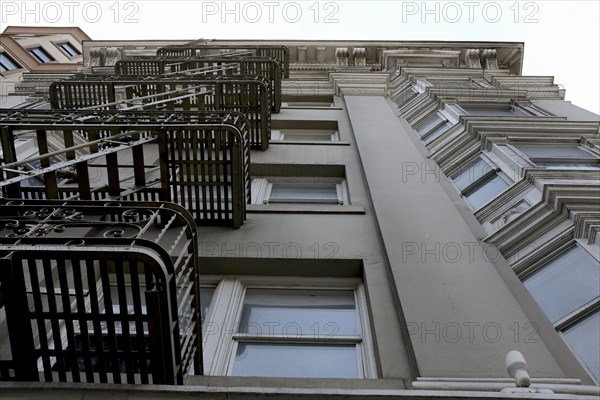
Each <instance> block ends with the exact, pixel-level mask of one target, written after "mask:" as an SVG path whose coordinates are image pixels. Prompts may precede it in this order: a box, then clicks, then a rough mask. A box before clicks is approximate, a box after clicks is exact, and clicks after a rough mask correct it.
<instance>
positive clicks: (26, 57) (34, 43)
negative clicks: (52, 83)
mask: <svg viewBox="0 0 600 400" xmlns="http://www.w3.org/2000/svg"><path fill="white" fill-rule="evenodd" d="M84 40H90V37H89V36H88V35H86V34H85V32H83V31H82V30H81V29H79V28H76V27H72V28H67V27H65V28H57V27H32V26H24V27H19V26H8V27H6V28H5V29H4V31H3V32H2V34H0V83H1V84H0V95H2V96H6V95H9V94H15V91H17V93H16V94H19V95H23V96H28V95H35V91H36V87H37V82H36V81H35V80H33V81H29V82H24V79H23V76H24V74H25V76H28V74H27V73H29V72H33V73H35V74H36V78H37V79H38V80H40V79H43V77H44V74H45V73H49V74H61V73H63V74H65V76H68V74H71V73H73V72H76V71H77V70H78V69H81V67H82V66H83V56H82V53H81V52H82V43H83V41H84ZM56 78H57V75H53V79H56ZM17 87H18V89H17ZM17 99H19V98H18V97H17V96H12V97H10V98H7V97H4V100H5V102H6V103H4V104H2V107H3V108H9V107H11V106H14V105H15V103H16V101H17ZM9 100H11V103H8V101H9Z"/></svg>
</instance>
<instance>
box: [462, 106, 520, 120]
mask: <svg viewBox="0 0 600 400" xmlns="http://www.w3.org/2000/svg"><path fill="white" fill-rule="evenodd" d="M461 107H462V108H463V109H464V110H465V111H466V112H467V113H468V114H469V115H473V116H482V117H514V116H515V113H514V112H513V111H512V110H511V109H510V105H509V104H494V105H489V106H485V105H466V104H465V105H462V104H461Z"/></svg>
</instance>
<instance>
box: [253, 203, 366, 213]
mask: <svg viewBox="0 0 600 400" xmlns="http://www.w3.org/2000/svg"><path fill="white" fill-rule="evenodd" d="M246 211H247V212H248V213H250V214H260V213H271V214H364V213H365V208H364V207H363V206H354V205H338V204H248V205H247V206H246Z"/></svg>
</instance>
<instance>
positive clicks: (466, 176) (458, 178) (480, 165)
mask: <svg viewBox="0 0 600 400" xmlns="http://www.w3.org/2000/svg"><path fill="white" fill-rule="evenodd" d="M491 170H492V167H491V166H490V165H489V164H488V163H487V162H485V160H483V159H482V158H481V157H477V158H476V159H474V160H473V161H471V162H470V163H468V164H467V165H465V166H464V167H462V168H460V169H459V170H458V171H457V172H455V173H454V174H452V176H451V178H452V181H453V182H454V184H455V185H456V187H457V188H458V189H459V190H461V191H462V190H463V189H464V188H466V187H467V186H469V185H471V184H472V183H474V182H477V181H478V180H479V179H480V178H481V177H482V176H484V175H485V174H487V173H488V172H490V171H491Z"/></svg>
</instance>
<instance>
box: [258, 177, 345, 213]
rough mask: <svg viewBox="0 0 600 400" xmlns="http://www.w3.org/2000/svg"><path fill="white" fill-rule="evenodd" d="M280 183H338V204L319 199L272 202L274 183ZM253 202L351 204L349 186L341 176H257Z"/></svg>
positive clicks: (269, 203) (270, 203) (268, 203)
mask: <svg viewBox="0 0 600 400" xmlns="http://www.w3.org/2000/svg"><path fill="white" fill-rule="evenodd" d="M278 183H306V184H307V185H309V184H319V183H330V184H331V183H335V184H336V192H337V198H338V202H337V204H335V203H333V202H325V201H322V202H320V201H318V199H316V200H315V201H312V202H294V201H290V202H273V203H272V202H270V201H269V200H270V196H271V191H272V190H273V184H278ZM251 193H252V202H251V204H254V205H260V204H264V205H273V204H296V205H297V204H314V205H330V206H331V205H333V206H338V205H349V204H350V203H349V199H348V188H347V185H346V179H344V178H341V177H318V178H315V177H312V178H308V177H292V176H277V177H261V176H256V177H254V178H253V179H252V190H251Z"/></svg>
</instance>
